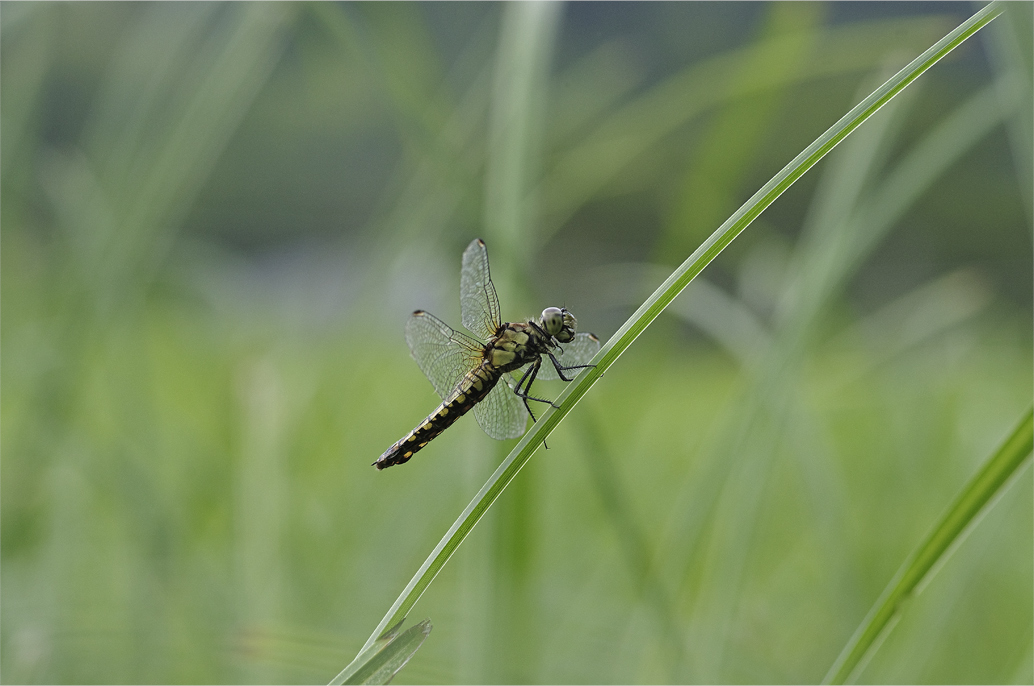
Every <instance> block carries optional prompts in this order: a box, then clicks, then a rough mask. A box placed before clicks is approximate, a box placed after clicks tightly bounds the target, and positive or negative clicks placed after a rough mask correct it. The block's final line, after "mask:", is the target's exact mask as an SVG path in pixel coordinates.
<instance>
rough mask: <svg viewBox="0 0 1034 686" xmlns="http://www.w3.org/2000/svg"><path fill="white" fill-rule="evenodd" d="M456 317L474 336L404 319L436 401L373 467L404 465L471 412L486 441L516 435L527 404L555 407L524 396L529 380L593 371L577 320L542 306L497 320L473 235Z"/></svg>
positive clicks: (421, 319)
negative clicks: (528, 314) (522, 316)
mask: <svg viewBox="0 0 1034 686" xmlns="http://www.w3.org/2000/svg"><path fill="white" fill-rule="evenodd" d="M460 319H461V320H462V322H463V326H464V328H466V329H467V331H469V332H470V333H471V334H473V336H469V335H467V334H465V333H461V332H459V331H456V330H455V329H453V328H452V327H451V326H449V325H448V324H446V323H445V322H443V321H442V320H440V319H438V318H437V317H435V316H434V315H432V314H430V313H428V312H424V311H423V310H417V311H416V312H414V313H413V314H412V315H410V317H409V320H408V321H407V322H406V343H408V344H409V350H410V352H411V353H412V355H413V359H415V360H416V363H417V366H419V367H420V370H421V371H423V373H424V374H425V375H426V376H427V378H428V379H429V380H430V381H431V385H432V386H434V390H435V391H436V392H437V393H438V395H439V397H441V399H442V402H441V404H440V405H439V406H438V407H437V408H436V409H435V410H434V412H432V413H431V414H429V415H427V417H426V418H425V419H424V421H422V422H421V423H420V424H419V425H418V426H417V427H416V428H415V429H413V430H412V431H410V432H409V433H408V434H406V435H405V436H403V437H402V439H401V440H399V441H398V442H396V443H395V444H394V445H392V446H391V447H390V448H388V449H387V450H385V451H384V454H383V455H381V456H380V457H379V458H377V461H376V462H374V463H373V466H375V467H377V469H386V468H388V467H392V466H394V465H397V464H403V463H405V462H408V461H409V459H410V458H412V457H413V455H415V454H416V453H417V451H418V450H420V449H421V448H423V447H424V446H426V445H427V444H428V443H429V442H430V441H431V440H432V439H434V438H435V437H437V436H438V435H439V434H441V433H442V432H443V431H445V430H446V429H447V428H449V427H450V426H452V425H453V423H455V422H456V420H457V419H459V418H460V417H462V416H463V415H465V414H466V413H467V412H469V411H470V410H471V409H473V410H474V419H476V420H477V423H478V424H479V425H480V426H481V428H482V429H484V431H485V433H487V434H488V435H489V436H491V437H492V438H495V439H499V440H505V439H508V438H517V437H519V436H521V435H522V434H523V433H524V430H525V428H526V427H527V423H528V417H529V416H530V417H531V418H532V421H534V420H535V415H534V413H533V412H532V411H531V405H529V404H528V401H530V400H534V401H536V402H540V403H546V404H548V405H552V406H553V407H558V406H557V405H555V404H554V403H553V402H552V401H550V400H545V399H543V398H536V397H535V396H533V395H531V385H532V384H533V383H535V380H536V379H545V380H553V379H561V380H563V381H568V382H569V381H572V380H573V379H572V378H568V377H567V376H565V372H573V371H575V370H579V369H584V368H586V367H593V366H595V365H591V364H588V362H589V360H591V359H592V358H593V357H594V356H595V355H596V353H597V352H598V351H599V349H600V341H599V339H598V338H596V336H594V335H593V334H591V333H578V332H577V326H578V322H577V320H576V319H575V317H574V315H573V314H571V313H570V312H568V311H567V309H566V308H563V307H547V308H546V309H544V310H542V315H541V316H540V317H537V318H533V319H528V320H526V321H523V322H508V323H504V322H503V321H502V317H501V315H500V310H499V298H498V296H497V295H496V292H495V285H494V284H493V283H492V277H491V274H490V273H489V269H488V250H487V249H486V248H485V242H484V241H483V240H481V239H480V238H476V239H474V240H473V241H471V243H470V245H468V246H467V249H466V250H464V251H463V266H462V269H461V271H460ZM543 358H546V359H547V360H548V363H544V362H543ZM575 373H577V372H575ZM572 376H574V375H573V374H572Z"/></svg>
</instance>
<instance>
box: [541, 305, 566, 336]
mask: <svg viewBox="0 0 1034 686" xmlns="http://www.w3.org/2000/svg"><path fill="white" fill-rule="evenodd" d="M542 328H543V329H545V330H546V333H548V334H549V335H550V336H556V335H557V334H558V333H560V331H561V330H562V329H563V328H564V312H563V310H561V309H560V308H559V307H547V308H546V309H544V310H542Z"/></svg>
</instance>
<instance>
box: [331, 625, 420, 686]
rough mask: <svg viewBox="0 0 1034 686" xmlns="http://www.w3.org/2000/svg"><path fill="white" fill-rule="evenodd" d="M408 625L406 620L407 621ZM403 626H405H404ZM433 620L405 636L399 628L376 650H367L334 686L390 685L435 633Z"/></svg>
mask: <svg viewBox="0 0 1034 686" xmlns="http://www.w3.org/2000/svg"><path fill="white" fill-rule="evenodd" d="M403 621H404V620H403ZM400 624H401V622H400ZM431 628H432V627H431V620H429V619H425V620H424V621H422V622H420V623H418V624H414V625H413V626H411V627H409V628H408V629H406V630H405V631H403V632H402V633H401V634H397V633H395V632H396V630H397V629H398V627H393V628H392V629H391V630H390V631H387V632H385V633H384V634H383V635H382V636H381V637H380V638H379V639H377V641H375V642H374V644H373V645H372V646H370V647H369V648H366V649H365V650H363V651H362V652H361V653H359V655H357V656H356V658H355V659H354V660H352V664H350V665H348V666H347V667H345V668H344V669H343V670H341V673H340V674H338V675H337V676H336V677H334V680H333V681H331V682H330V683H331V684H386V683H388V682H390V681H391V678H392V677H393V676H395V675H396V674H398V671H399V670H400V669H402V668H403V667H405V666H406V663H407V662H409V658H411V657H413V655H414V654H416V651H417V650H419V649H420V646H422V645H423V644H424V640H425V639H426V638H427V635H428V634H430V633H431Z"/></svg>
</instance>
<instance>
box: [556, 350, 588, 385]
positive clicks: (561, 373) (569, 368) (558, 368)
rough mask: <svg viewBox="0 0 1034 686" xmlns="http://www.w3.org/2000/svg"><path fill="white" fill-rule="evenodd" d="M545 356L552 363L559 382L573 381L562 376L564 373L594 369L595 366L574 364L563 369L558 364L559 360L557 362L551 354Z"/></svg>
mask: <svg viewBox="0 0 1034 686" xmlns="http://www.w3.org/2000/svg"><path fill="white" fill-rule="evenodd" d="M546 354H547V355H549V360H550V362H552V363H553V367H554V368H555V369H556V373H557V376H559V377H560V380H561V381H568V382H570V381H574V379H568V378H567V377H566V376H564V372H569V371H571V370H572V369H586V368H588V367H595V366H596V365H594V364H576V365H572V366H570V367H565V366H563V365H562V364H560V360H558V359H557V358H556V357H555V356H554V355H553V353H551V352H549V353H546Z"/></svg>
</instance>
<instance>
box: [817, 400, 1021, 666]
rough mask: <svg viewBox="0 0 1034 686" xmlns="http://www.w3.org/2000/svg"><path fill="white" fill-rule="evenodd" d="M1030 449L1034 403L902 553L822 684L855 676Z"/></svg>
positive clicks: (1017, 469)
mask: <svg viewBox="0 0 1034 686" xmlns="http://www.w3.org/2000/svg"><path fill="white" fill-rule="evenodd" d="M1032 448H1034V408H1032V409H1029V410H1027V413H1026V415H1024V417H1023V419H1022V420H1021V421H1020V423H1019V425H1018V426H1017V427H1016V429H1015V430H1014V431H1013V432H1012V434H1011V435H1010V436H1009V437H1008V438H1007V439H1006V440H1005V442H1004V443H1003V444H1002V446H1001V447H1000V448H999V449H998V452H996V453H995V454H994V455H993V456H992V457H991V459H990V460H988V462H987V464H985V465H984V468H983V469H981V470H980V471H979V472H978V473H977V474H976V476H974V477H973V478H972V479H971V480H970V482H969V484H967V485H966V487H965V488H964V489H963V490H962V492H961V493H960V494H959V495H958V497H957V498H956V499H955V502H954V503H952V505H951V506H950V507H949V508H948V510H947V512H945V514H944V516H943V517H941V520H940V521H939V522H938V523H937V526H936V527H934V529H933V531H932V532H931V533H930V535H929V536H927V538H926V540H925V541H923V542H922V543H921V544H920V545H919V547H918V548H916V549H915V551H913V552H912V554H911V555H909V557H908V558H906V560H905V562H904V564H903V565H902V566H901V569H899V570H898V573H897V574H895V575H894V578H893V579H892V580H891V582H890V584H888V586H887V588H886V589H885V590H884V591H883V594H882V595H881V596H880V598H879V599H878V600H877V601H876V604H875V605H874V606H873V608H872V610H870V611H869V614H868V616H867V617H866V618H865V619H864V620H863V621H862V624H861V626H859V627H858V630H857V631H856V632H855V634H854V636H852V637H851V640H850V641H848V643H847V645H846V646H844V649H843V651H841V653H840V655H839V656H838V657H837V659H836V662H834V663H833V666H832V667H830V669H829V673H828V674H826V677H825V679H823V683H826V684H842V683H845V682H846V681H848V680H849V679H850V678H851V677H853V676H855V675H856V673H857V672H858V671H860V670H861V669H862V668H863V667H864V666H865V664H866V663H867V662H868V660H869V658H870V657H872V654H873V653H874V652H875V651H876V649H877V648H878V647H879V646H880V644H881V643H882V642H883V639H885V638H886V636H887V633H888V632H889V631H890V630H891V629H892V628H893V627H894V624H896V623H897V619H899V618H900V613H901V610H902V608H903V606H904V604H905V603H906V602H907V601H908V600H909V599H911V598H912V597H914V596H915V595H918V594H919V593H920V592H921V591H922V589H923V587H924V586H925V584H926V583H927V582H929V580H930V579H931V578H932V576H933V574H934V573H935V572H936V571H937V569H936V568H939V566H940V565H941V564H943V563H944V562H945V561H946V560H947V559H948V557H949V556H950V555H951V553H952V552H954V550H955V548H957V547H958V546H959V544H961V542H962V541H963V540H964V539H965V536H966V534H967V533H969V531H970V530H971V529H972V527H973V526H974V525H975V524H976V523H977V521H979V519H980V516H981V515H982V514H983V513H984V512H986V511H987V510H988V509H989V508H988V507H987V506H988V505H989V504H990V503H991V502H992V501H993V500H995V499H996V498H997V497H998V496H1000V495H1002V494H1003V493H1005V491H1006V489H1007V487H1008V483H1009V479H1010V477H1012V476H1013V475H1015V474H1016V473H1017V472H1019V470H1020V467H1021V466H1022V465H1023V464H1024V463H1025V462H1027V459H1028V458H1029V457H1030V454H1031V449H1032Z"/></svg>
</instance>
